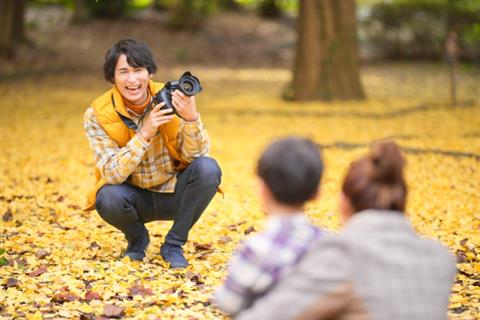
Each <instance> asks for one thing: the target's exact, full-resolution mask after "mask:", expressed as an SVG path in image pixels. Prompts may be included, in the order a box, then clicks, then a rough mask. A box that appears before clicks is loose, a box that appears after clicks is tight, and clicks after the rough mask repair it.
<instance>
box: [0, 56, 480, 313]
mask: <svg viewBox="0 0 480 320" xmlns="http://www.w3.org/2000/svg"><path fill="white" fill-rule="evenodd" d="M181 71H183V70H179V69H178V70H164V71H162V73H161V74H160V75H159V76H158V79H159V80H167V79H172V78H175V77H177V76H178V75H179V74H180V73H181ZM192 71H194V73H196V74H197V75H198V76H199V78H200V79H202V80H203V84H204V88H205V91H204V92H202V93H201V95H200V96H199V97H198V104H199V108H200V111H201V113H202V117H203V119H204V122H205V124H206V126H207V129H208V130H209V132H210V135H211V138H212V145H213V146H212V152H211V154H212V156H214V157H215V158H216V159H218V161H219V163H220V165H221V167H222V169H223V173H224V175H223V185H222V186H223V189H224V190H225V193H226V196H225V199H222V198H221V197H219V196H217V197H216V198H215V199H214V201H213V202H212V203H211V205H210V206H209V208H208V209H207V211H206V212H205V213H204V215H203V217H202V218H201V220H200V221H199V223H198V224H197V225H196V226H195V227H194V229H193V232H191V239H190V240H191V241H190V242H189V243H188V244H187V245H186V248H185V249H186V254H187V256H188V259H189V261H190V263H191V266H190V267H189V268H188V269H187V270H185V271H172V270H168V269H167V268H166V266H165V264H164V262H163V261H162V259H161V258H160V256H159V248H160V245H161V244H162V242H163V237H164V235H165V232H166V231H167V230H168V228H169V226H170V223H169V222H154V223H150V224H149V225H148V228H149V230H150V235H151V239H152V242H151V245H150V247H149V250H148V253H147V259H146V260H147V261H146V262H144V263H138V262H130V261H129V260H128V259H122V258H120V257H121V254H122V251H123V250H124V248H125V241H124V239H123V237H122V235H121V234H120V233H119V232H117V231H116V230H115V229H113V228H112V227H110V226H109V225H107V224H106V223H104V222H103V221H102V220H101V219H100V218H99V217H98V215H97V214H96V213H95V212H90V213H85V212H82V211H81V207H82V206H83V205H84V202H85V194H86V193H87V191H88V190H89V188H90V186H91V185H92V183H93V180H94V179H93V170H92V168H93V157H92V154H91V152H90V150H89V147H88V145H87V142H86V139H85V138H84V134H83V128H82V114H83V112H84V110H85V109H86V107H87V106H88V104H89V102H90V101H91V100H92V99H93V98H95V97H96V96H97V95H99V94H100V93H102V92H103V91H104V90H106V89H107V88H108V84H107V83H105V82H104V81H103V80H102V79H101V76H100V75H99V74H96V75H91V74H57V75H48V76H37V77H35V78H29V79H23V80H17V81H15V82H11V83H2V84H0V94H1V97H2V101H1V104H0V108H1V109H0V111H1V117H0V125H1V136H0V143H1V159H0V170H1V177H0V188H1V189H0V191H1V196H0V206H1V207H0V208H1V211H0V217H1V219H2V220H0V224H1V226H0V318H5V319H9V318H14V317H20V318H23V317H25V318H28V319H42V318H43V319H53V318H67V319H71V318H81V319H93V318H95V317H104V318H109V317H122V316H123V317H126V318H138V319H214V318H216V319H218V318H220V319H222V318H225V315H223V314H222V313H221V312H220V311H218V310H217V309H216V308H215V307H214V306H213V305H211V303H210V301H209V300H210V297H211V294H212V292H213V289H214V288H215V286H216V285H218V284H219V283H220V282H221V280H222V277H223V276H224V272H225V266H226V262H227V261H228V259H229V257H230V256H231V254H232V251H233V250H234V249H235V248H236V247H237V245H238V243H239V241H241V240H242V239H244V237H245V236H246V235H245V234H246V233H249V232H255V231H257V230H261V228H262V221H263V216H262V213H261V211H260V204H259V201H258V199H257V192H256V181H255V176H254V174H253V172H254V166H255V160H256V158H257V157H258V155H259V153H260V152H261V150H262V149H263V148H264V147H265V146H266V144H268V142H270V141H271V140H272V139H273V138H275V137H278V136H285V135H289V134H297V135H302V136H307V137H310V138H312V139H314V140H315V141H316V142H317V143H318V144H319V146H323V153H324V158H325V162H326V167H327V169H326V174H325V176H324V179H323V182H322V197H321V199H319V200H318V201H316V202H315V203H312V204H311V205H310V206H309V207H308V215H309V216H310V217H311V218H312V220H313V221H314V222H315V223H316V224H318V225H319V226H322V227H324V228H327V229H329V230H338V229H339V228H340V226H339V221H338V218H337V196H338V190H339V185H340V181H341V179H342V177H343V174H344V172H345V169H346V167H347V165H348V163H349V162H350V161H351V160H352V159H354V158H355V157H357V156H358V155H360V154H362V153H363V152H365V150H366V149H365V146H366V144H368V143H369V142H371V141H373V140H375V139H380V138H385V137H393V138H395V139H396V141H397V142H398V143H399V144H400V145H401V146H403V147H404V150H405V152H406V155H407V160H408V167H407V179H408V185H409V188H410V196H409V203H408V213H409V216H410V218H411V220H412V222H413V224H414V226H415V227H416V229H417V230H418V231H419V232H420V233H421V234H423V235H425V236H427V237H432V238H436V239H439V240H440V241H441V242H443V243H444V244H445V245H447V246H448V247H449V248H450V250H451V251H452V253H453V254H454V255H456V256H457V259H458V270H459V273H458V276H457V281H456V283H455V285H454V287H453V293H452V296H451V301H450V316H451V317H452V318H453V319H478V318H479V317H480V305H479V301H480V197H479V195H480V97H479V96H478V86H479V82H480V78H478V75H477V76H474V75H473V74H472V73H471V72H468V70H467V71H464V72H462V74H461V77H460V79H461V80H460V84H461V88H460V92H459V96H460V97H461V100H462V101H464V102H465V103H463V104H462V106H460V107H456V108H452V107H449V106H448V104H447V101H448V99H447V98H448V86H447V78H446V76H445V75H444V73H445V70H444V69H442V68H441V67H439V66H428V65H423V66H418V65H415V66H412V65H388V66H372V67H367V68H365V69H364V70H363V74H362V77H363V82H364V84H365V87H366V91H367V94H368V95H369V97H370V99H369V100H367V101H366V102H361V103H357V102H345V103H332V104H326V103H303V104H299V103H289V102H285V101H282V100H281V99H280V98H279V96H280V92H281V90H282V89H283V86H284V85H285V83H286V82H287V81H288V80H289V72H288V70H283V69H274V70H271V69H269V70H231V69H202V68H197V69H193V70H192ZM252 230H253V231H252Z"/></svg>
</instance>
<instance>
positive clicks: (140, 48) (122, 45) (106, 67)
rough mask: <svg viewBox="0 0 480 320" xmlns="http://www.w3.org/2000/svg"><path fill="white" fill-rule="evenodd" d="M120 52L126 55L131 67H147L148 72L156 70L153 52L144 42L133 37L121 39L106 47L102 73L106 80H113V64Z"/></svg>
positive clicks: (114, 64)
mask: <svg viewBox="0 0 480 320" xmlns="http://www.w3.org/2000/svg"><path fill="white" fill-rule="evenodd" d="M122 53H123V54H124V55H126V56H127V63H128V64H129V65H130V66H131V67H134V68H139V67H140V68H147V70H148V73H150V74H153V73H155V72H156V71H157V66H156V64H155V62H154V61H153V59H154V58H153V53H152V51H150V48H149V47H148V46H147V45H146V44H145V43H143V42H141V41H138V40H135V39H122V40H120V41H118V42H117V43H115V44H114V45H113V46H112V47H111V48H110V49H108V51H107V53H106V54H105V63H104V64H103V73H104V74H105V79H107V81H110V82H112V83H113V82H114V80H115V66H116V65H117V61H118V57H120V55H121V54H122Z"/></svg>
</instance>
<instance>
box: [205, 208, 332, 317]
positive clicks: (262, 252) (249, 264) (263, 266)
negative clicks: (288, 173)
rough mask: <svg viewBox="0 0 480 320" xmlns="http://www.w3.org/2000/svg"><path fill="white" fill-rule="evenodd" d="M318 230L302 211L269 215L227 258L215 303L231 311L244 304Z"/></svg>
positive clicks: (261, 291) (258, 293)
mask: <svg viewBox="0 0 480 320" xmlns="http://www.w3.org/2000/svg"><path fill="white" fill-rule="evenodd" d="M322 233H323V232H321V231H320V230H319V229H318V228H316V227H315V226H313V225H312V224H311V223H310V222H309V220H308V218H307V217H305V215H304V214H302V213H298V214H295V215H292V216H287V217H285V216H282V217H279V216H271V217H270V218H269V220H268V222H267V226H266V230H265V232H263V233H259V234H257V235H255V236H254V237H251V238H249V239H248V240H246V241H245V243H244V245H243V246H242V247H241V248H240V249H239V251H238V252H237V253H236V254H235V255H234V257H233V258H232V260H231V261H230V263H229V268H228V275H227V278H226V280H225V282H224V284H223V285H222V286H221V287H220V288H218V289H217V291H216V292H215V296H214V300H215V303H216V304H217V305H218V306H219V307H220V308H221V309H222V310H223V311H225V312H227V313H230V314H233V315H234V314H237V313H238V312H240V311H242V310H243V309H246V308H248V307H249V306H250V305H251V304H252V303H253V301H254V300H255V299H256V298H257V297H259V296H261V295H263V294H265V293H266V292H267V291H268V290H270V289H271V288H272V287H273V286H274V285H275V284H276V283H277V281H278V280H279V278H280V277H283V276H284V275H285V274H286V273H287V272H288V271H290V270H291V269H292V267H293V266H294V265H296V264H297V263H298V262H299V261H300V259H301V258H302V257H303V255H304V254H305V253H306V252H307V250H308V248H309V246H310V244H311V243H312V242H313V241H314V240H315V239H317V238H318V237H319V236H320V235H321V234H322Z"/></svg>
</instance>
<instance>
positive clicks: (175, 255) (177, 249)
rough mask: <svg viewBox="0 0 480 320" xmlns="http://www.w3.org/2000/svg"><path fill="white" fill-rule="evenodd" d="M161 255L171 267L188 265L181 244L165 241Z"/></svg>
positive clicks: (180, 267)
mask: <svg viewBox="0 0 480 320" xmlns="http://www.w3.org/2000/svg"><path fill="white" fill-rule="evenodd" d="M160 255H161V256H162V258H163V260H165V261H166V262H169V263H170V269H177V268H178V269H183V268H186V267H187V266H188V261H187V259H185V257H184V256H183V249H182V247H181V246H178V245H174V244H169V243H164V244H163V245H162V247H161V248H160Z"/></svg>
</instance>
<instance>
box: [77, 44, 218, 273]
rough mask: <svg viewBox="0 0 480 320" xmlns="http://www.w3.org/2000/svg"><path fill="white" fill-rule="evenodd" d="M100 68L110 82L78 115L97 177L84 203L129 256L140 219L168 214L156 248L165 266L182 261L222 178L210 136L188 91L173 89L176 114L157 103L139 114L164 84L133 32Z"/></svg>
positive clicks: (136, 254) (141, 232)
mask: <svg viewBox="0 0 480 320" xmlns="http://www.w3.org/2000/svg"><path fill="white" fill-rule="evenodd" d="M103 69H104V74H105V78H106V79H107V80H108V81H110V82H112V83H113V87H112V89H110V90H109V91H107V92H106V93H104V94H103V95H101V96H100V97H98V98H97V99H95V100H94V101H93V103H92V104H91V106H90V107H89V108H88V109H87V111H86V112H85V115H84V127H85V133H86V136H87V138H88V141H89V143H90V147H91V148H92V150H93V153H94V156H95V163H96V172H95V173H96V178H97V183H96V185H95V187H94V188H93V190H92V191H91V192H90V193H89V195H88V206H87V208H86V210H93V209H96V210H97V212H98V213H99V214H100V216H101V217H102V218H103V220H105V221H106V222H107V223H109V224H111V225H112V226H114V227H115V228H117V229H119V230H120V231H122V232H123V233H124V234H125V238H126V239H127V242H128V245H127V248H126V251H125V255H126V256H128V257H130V258H131V259H132V260H143V258H144V257H145V250H146V249H147V246H148V244H149V242H150V239H149V236H148V231H147V229H146V227H145V224H146V223H147V222H151V221H157V220H173V226H172V228H171V229H170V230H169V232H168V234H167V235H166V237H165V242H164V243H163V245H162V247H161V249H160V255H161V256H162V257H163V259H164V260H165V261H166V262H168V263H170V267H171V268H185V267H186V266H187V265H188V262H187V260H186V259H185V257H184V255H183V250H182V246H183V245H184V244H185V242H186V241H187V239H188V233H189V231H190V229H191V228H192V227H193V225H194V224H195V222H197V220H198V219H199V218H200V216H201V215H202V213H203V211H204V210H205V209H206V207H207V206H208V204H209V203H210V201H211V199H212V198H213V196H214V195H215V193H216V191H217V188H218V186H219V185H220V180H221V170H220V168H219V166H218V164H217V162H216V161H215V160H214V159H212V158H208V157H206V155H207V153H208V150H209V138H208V136H207V132H206V131H205V129H204V127H203V124H202V122H201V119H200V115H199V113H198V111H197V108H196V104H195V97H193V96H192V97H189V96H187V95H184V94H183V93H182V92H181V91H179V90H175V91H174V92H173V93H172V102H173V106H174V107H175V110H176V112H177V113H178V115H179V117H178V116H176V115H173V114H172V111H173V110H172V109H164V110H163V109H161V108H162V107H163V106H164V104H165V103H164V102H162V103H160V104H158V105H156V106H154V107H153V108H152V109H151V111H150V112H145V114H144V111H145V110H146V109H147V110H148V109H149V108H147V106H148V105H149V104H150V102H151V101H152V97H153V95H155V93H157V92H158V91H159V90H160V89H161V88H162V87H163V84H162V83H157V82H154V81H152V80H151V79H150V78H151V77H152V76H153V74H154V73H155V71H156V70H157V67H156V65H155V62H154V59H153V54H152V52H151V51H150V49H149V48H148V47H147V46H146V44H144V43H143V42H140V41H137V40H134V39H124V40H120V41H118V42H117V43H116V44H115V45H113V47H112V48H110V49H109V50H108V51H107V53H106V55H105V63H104V68H103Z"/></svg>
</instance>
